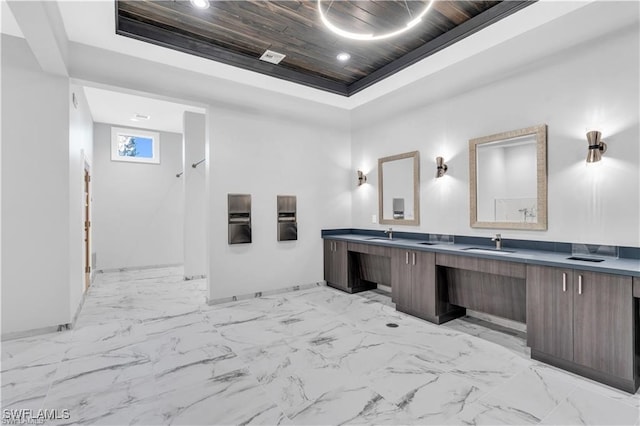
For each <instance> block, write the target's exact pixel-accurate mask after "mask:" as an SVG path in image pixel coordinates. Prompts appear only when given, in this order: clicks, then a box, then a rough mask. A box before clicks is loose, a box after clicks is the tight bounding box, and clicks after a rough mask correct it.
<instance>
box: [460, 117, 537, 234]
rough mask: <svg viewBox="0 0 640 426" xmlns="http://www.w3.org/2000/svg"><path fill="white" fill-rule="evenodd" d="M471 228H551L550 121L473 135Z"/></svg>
mask: <svg viewBox="0 0 640 426" xmlns="http://www.w3.org/2000/svg"><path fill="white" fill-rule="evenodd" d="M469 185H470V188H469V191H470V213H471V215H470V219H471V227H472V228H495V229H528V230H546V229H547V125H546V124H541V125H538V126H533V127H527V128H524V129H518V130H512V131H509V132H504V133H498V134H495V135H490V136H484V137H481V138H475V139H471V140H469Z"/></svg>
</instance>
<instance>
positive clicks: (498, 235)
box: [491, 234, 502, 250]
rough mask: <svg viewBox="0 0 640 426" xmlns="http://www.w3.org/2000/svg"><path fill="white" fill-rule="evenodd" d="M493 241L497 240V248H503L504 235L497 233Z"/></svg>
mask: <svg viewBox="0 0 640 426" xmlns="http://www.w3.org/2000/svg"><path fill="white" fill-rule="evenodd" d="M491 241H495V242H496V250H502V235H500V234H496V236H495V237H493V238H491Z"/></svg>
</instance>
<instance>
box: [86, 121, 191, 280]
mask: <svg viewBox="0 0 640 426" xmlns="http://www.w3.org/2000/svg"><path fill="white" fill-rule="evenodd" d="M110 147H111V125H110V124H104V123H96V124H95V126H94V147H93V149H94V157H93V243H94V244H93V249H94V252H95V253H96V269H97V270H104V269H114V268H132V267H144V266H154V265H173V264H181V263H182V261H183V258H184V250H183V235H184V231H183V229H184V225H183V221H184V191H183V182H182V179H181V178H176V173H179V172H180V171H182V135H181V134H178V133H166V132H160V164H143V163H130V162H122V161H111V151H110Z"/></svg>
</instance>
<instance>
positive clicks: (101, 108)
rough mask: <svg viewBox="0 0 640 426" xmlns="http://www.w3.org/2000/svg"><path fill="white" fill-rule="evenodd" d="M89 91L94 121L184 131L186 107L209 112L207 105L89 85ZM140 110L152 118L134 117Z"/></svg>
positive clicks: (88, 98) (177, 131)
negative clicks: (160, 98) (196, 105)
mask: <svg viewBox="0 0 640 426" xmlns="http://www.w3.org/2000/svg"><path fill="white" fill-rule="evenodd" d="M84 92H85V95H86V97H87V102H88V103H89V109H90V110H91V115H92V116H93V121H94V122H97V123H110V124H117V125H119V126H123V127H135V128H143V129H149V130H159V131H163V132H174V133H182V129H183V124H182V117H183V113H184V112H185V111H191V112H197V113H202V114H204V113H205V110H204V109H203V108H199V107H194V106H190V105H183V104H179V103H175V102H169V101H163V100H159V99H152V98H147V97H143V96H138V95H132V94H128V93H122V92H114V91H111V90H104V89H99V88H95V87H85V88H84ZM136 114H142V115H147V116H150V118H149V119H148V120H139V121H133V120H131V118H132V117H134V116H135V115H136Z"/></svg>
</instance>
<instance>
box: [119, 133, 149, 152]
mask: <svg viewBox="0 0 640 426" xmlns="http://www.w3.org/2000/svg"><path fill="white" fill-rule="evenodd" d="M118 156H120V157H137V158H153V138H149V137H143V136H130V135H123V134H120V135H118Z"/></svg>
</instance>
